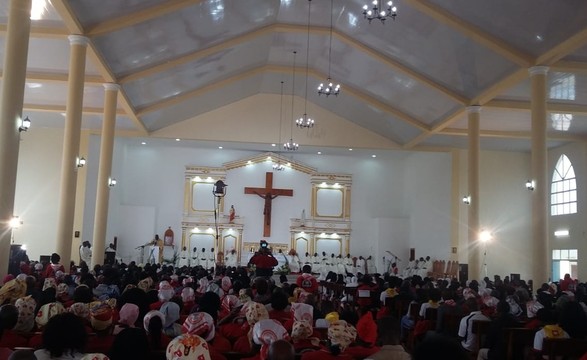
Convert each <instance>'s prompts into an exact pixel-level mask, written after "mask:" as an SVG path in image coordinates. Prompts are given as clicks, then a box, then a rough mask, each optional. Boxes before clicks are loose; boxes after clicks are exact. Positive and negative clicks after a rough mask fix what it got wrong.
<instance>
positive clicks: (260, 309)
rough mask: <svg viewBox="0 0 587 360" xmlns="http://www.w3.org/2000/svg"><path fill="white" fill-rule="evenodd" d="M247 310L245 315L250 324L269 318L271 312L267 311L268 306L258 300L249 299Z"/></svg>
mask: <svg viewBox="0 0 587 360" xmlns="http://www.w3.org/2000/svg"><path fill="white" fill-rule="evenodd" d="M246 308H247V310H246V312H245V316H246V317H247V322H248V323H249V325H250V326H253V325H255V324H256V323H257V322H259V321H261V320H265V319H269V313H268V312H267V308H266V307H265V306H264V305H263V304H260V303H258V302H254V301H249V302H248V303H247V304H246Z"/></svg>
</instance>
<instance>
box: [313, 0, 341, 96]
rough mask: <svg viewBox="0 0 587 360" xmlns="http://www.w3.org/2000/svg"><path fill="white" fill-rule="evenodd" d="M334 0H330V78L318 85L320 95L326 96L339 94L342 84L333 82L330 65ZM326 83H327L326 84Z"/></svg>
mask: <svg viewBox="0 0 587 360" xmlns="http://www.w3.org/2000/svg"><path fill="white" fill-rule="evenodd" d="M333 1H334V0H330V44H329V46H328V79H326V82H325V83H320V85H318V96H320V95H326V97H328V96H330V95H334V96H338V94H339V93H340V85H339V84H334V83H333V82H332V79H331V77H330V65H331V64H332V62H331V59H330V58H331V56H332V8H333V6H332V3H333ZM324 84H326V85H324Z"/></svg>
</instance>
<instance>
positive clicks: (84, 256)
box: [79, 240, 92, 266]
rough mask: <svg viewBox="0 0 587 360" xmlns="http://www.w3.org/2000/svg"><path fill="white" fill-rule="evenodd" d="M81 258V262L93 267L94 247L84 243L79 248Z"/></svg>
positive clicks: (86, 242) (87, 242)
mask: <svg viewBox="0 0 587 360" xmlns="http://www.w3.org/2000/svg"><path fill="white" fill-rule="evenodd" d="M79 256H80V259H81V261H83V262H85V263H86V264H87V265H88V266H90V265H92V264H91V263H92V245H91V244H90V242H89V241H87V240H86V241H84V242H83V243H82V245H81V246H80V248H79Z"/></svg>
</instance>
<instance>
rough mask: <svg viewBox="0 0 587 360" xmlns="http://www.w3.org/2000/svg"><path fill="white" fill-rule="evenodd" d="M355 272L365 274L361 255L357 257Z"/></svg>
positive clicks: (363, 259) (363, 260)
mask: <svg viewBox="0 0 587 360" xmlns="http://www.w3.org/2000/svg"><path fill="white" fill-rule="evenodd" d="M356 268H357V274H358V273H361V274H363V275H365V274H366V272H365V271H367V269H366V266H365V258H363V257H362V256H359V258H358V259H357V265H356Z"/></svg>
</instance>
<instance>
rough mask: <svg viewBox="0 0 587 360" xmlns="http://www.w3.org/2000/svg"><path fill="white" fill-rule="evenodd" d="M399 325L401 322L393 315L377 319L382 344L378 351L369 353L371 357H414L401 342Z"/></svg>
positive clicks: (397, 359)
mask: <svg viewBox="0 0 587 360" xmlns="http://www.w3.org/2000/svg"><path fill="white" fill-rule="evenodd" d="M399 326H400V324H399V322H398V321H397V320H396V319H394V318H392V317H386V318H382V319H380V320H378V321H377V329H378V332H379V343H380V344H381V345H382V346H381V348H380V350H379V351H378V352H376V353H374V354H371V355H369V359H372V360H387V359H393V360H410V359H411V358H412V357H411V355H410V354H409V353H408V352H406V351H405V350H404V347H403V346H402V345H401V344H400V334H399ZM357 331H358V330H357Z"/></svg>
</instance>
